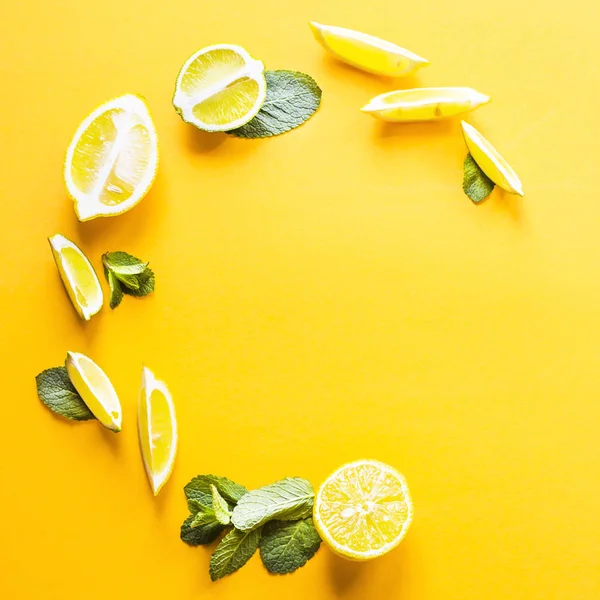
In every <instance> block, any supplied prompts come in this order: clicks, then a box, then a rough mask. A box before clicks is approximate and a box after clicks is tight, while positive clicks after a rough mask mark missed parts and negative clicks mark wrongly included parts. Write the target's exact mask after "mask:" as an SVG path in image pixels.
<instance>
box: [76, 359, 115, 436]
mask: <svg viewBox="0 0 600 600" xmlns="http://www.w3.org/2000/svg"><path fill="white" fill-rule="evenodd" d="M65 366H66V367H67V373H68V374H69V378H70V379H71V383H72V384H73V385H74V386H75V389H76V390H77V392H78V393H79V395H80V396H81V397H82V398H83V401H84V402H85V403H86V405H87V407H88V408H89V409H90V410H91V411H92V413H93V414H94V416H95V417H96V419H98V421H100V423H102V425H104V427H107V428H108V429H111V430H112V431H115V432H117V431H121V423H122V421H123V412H122V410H121V403H120V402H119V398H118V396H117V392H115V388H114V387H113V384H112V383H111V382H110V379H109V378H108V377H107V375H106V373H105V372H104V371H103V370H102V369H101V368H100V367H99V366H98V365H97V364H96V363H95V362H94V361H93V360H92V359H91V358H89V357H87V356H86V355H85V354H80V353H79V352H67V360H66V363H65Z"/></svg>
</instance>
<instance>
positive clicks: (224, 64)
mask: <svg viewBox="0 0 600 600" xmlns="http://www.w3.org/2000/svg"><path fill="white" fill-rule="evenodd" d="M264 69H265V67H264V65H263V63H262V62H261V61H259V60H255V59H253V58H252V57H251V56H250V54H248V52H247V51H246V50H244V48H242V47H240V46H235V45H233V44H218V45H216V46H209V47H208V48H203V49H202V50H198V52H196V53H195V54H193V55H192V56H190V58H188V59H187V61H186V62H185V64H184V65H183V67H182V68H181V71H180V72H179V75H178V77H177V83H176V85H175V95H174V96H173V106H174V107H175V110H176V111H177V112H178V113H179V114H180V115H181V118H182V119H183V120H184V121H186V122H187V123H191V124H192V125H195V126H196V127H199V128H200V129H204V130H205V131H229V130H231V129H236V128H238V127H241V126H242V125H245V124H246V123H247V122H248V121H250V120H251V119H253V118H254V117H255V116H256V114H257V113H258V111H259V110H260V108H261V106H262V105H263V103H264V101H265V96H266V93H267V84H266V81H265V76H264V74H263V73H264Z"/></svg>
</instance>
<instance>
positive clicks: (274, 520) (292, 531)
mask: <svg viewBox="0 0 600 600" xmlns="http://www.w3.org/2000/svg"><path fill="white" fill-rule="evenodd" d="M184 492H185V495H186V497H187V501H188V508H189V511H190V515H189V516H188V517H187V519H186V520H185V521H184V522H183V525H182V526H181V539H182V540H183V541H184V542H185V543H186V544H189V545H190V546H199V545H205V544H210V543H212V542H214V541H215V540H216V539H217V538H219V537H221V536H222V539H221V540H220V541H219V543H218V545H217V546H216V548H215V550H214V552H213V554H212V557H211V559H210V566H209V574H210V578H211V579H212V580H213V581H216V580H218V579H221V578H222V577H225V576H226V575H231V574H232V573H235V572H236V571H237V570H239V569H241V568H242V567H243V566H244V565H245V564H246V563H247V562H248V561H249V560H250V559H251V558H252V556H253V555H254V553H255V552H256V551H257V550H258V549H260V557H261V559H262V562H263V564H264V566H265V567H266V568H267V570H268V571H269V572H270V573H277V574H285V573H293V572H294V571H295V570H296V569H299V568H300V567H302V566H304V565H305V564H306V563H307V562H308V561H309V560H310V559H311V558H312V557H313V556H314V555H315V553H316V552H317V550H318V549H319V547H320V545H321V538H320V536H319V534H318V532H317V530H316V529H315V526H314V524H313V521H312V516H311V515H312V507H313V502H314V490H313V487H312V485H311V484H310V483H309V482H308V481H306V480H305V479H301V478H299V477H288V478H286V479H282V480H281V481H277V482H275V483H272V484H270V485H267V486H264V487H261V488H258V489H256V490H252V491H248V490H247V489H246V488H245V487H244V486H241V485H239V484H237V483H234V482H233V481H231V480H230V479H227V478H226V477H219V476H216V475H199V476H198V477H194V479H192V480H191V481H190V482H189V483H188V484H187V485H186V486H185V488H184ZM223 534H224V535H223Z"/></svg>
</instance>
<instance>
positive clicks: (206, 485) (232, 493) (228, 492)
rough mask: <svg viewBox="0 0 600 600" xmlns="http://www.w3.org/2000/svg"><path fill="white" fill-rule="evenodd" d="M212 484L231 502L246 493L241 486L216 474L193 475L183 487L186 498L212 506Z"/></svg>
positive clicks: (233, 502)
mask: <svg viewBox="0 0 600 600" xmlns="http://www.w3.org/2000/svg"><path fill="white" fill-rule="evenodd" d="M211 485H214V486H215V487H216V488H217V490H218V491H219V494H221V496H223V498H224V499H225V500H227V501H228V502H230V503H231V504H235V503H236V502H237V501H238V500H239V499H240V498H241V497H242V496H244V495H245V494H247V493H248V490H247V489H246V488H245V487H244V486H243V485H239V484H237V483H234V482H233V481H231V479H227V477H220V476H218V475H198V476H197V477H194V478H193V479H192V480H191V481H190V482H189V483H188V484H187V485H186V486H185V487H184V488H183V491H184V492H185V495H186V498H188V500H190V499H194V500H198V501H200V502H202V503H203V504H205V505H207V506H212V490H211V487H210V486H211Z"/></svg>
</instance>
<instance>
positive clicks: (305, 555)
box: [260, 517, 321, 575]
mask: <svg viewBox="0 0 600 600" xmlns="http://www.w3.org/2000/svg"><path fill="white" fill-rule="evenodd" d="M320 545H321V537H320V536H319V533H318V532H317V530H316V529H315V526H314V524H313V520H312V517H307V518H306V519H302V520H300V521H292V522H288V521H271V522H270V523H267V524H266V525H265V527H264V528H263V534H262V537H261V540H260V557H261V559H262V561H263V564H264V565H265V567H266V568H267V570H268V571H269V572H270V573H278V574H281V575H283V574H285V573H293V572H294V571H295V570H296V569H299V568H300V567H303V566H304V565H305V564H306V563H307V562H308V561H309V560H310V559H311V558H312V557H313V556H314V555H315V553H316V552H317V550H318V549H319V547H320Z"/></svg>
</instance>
